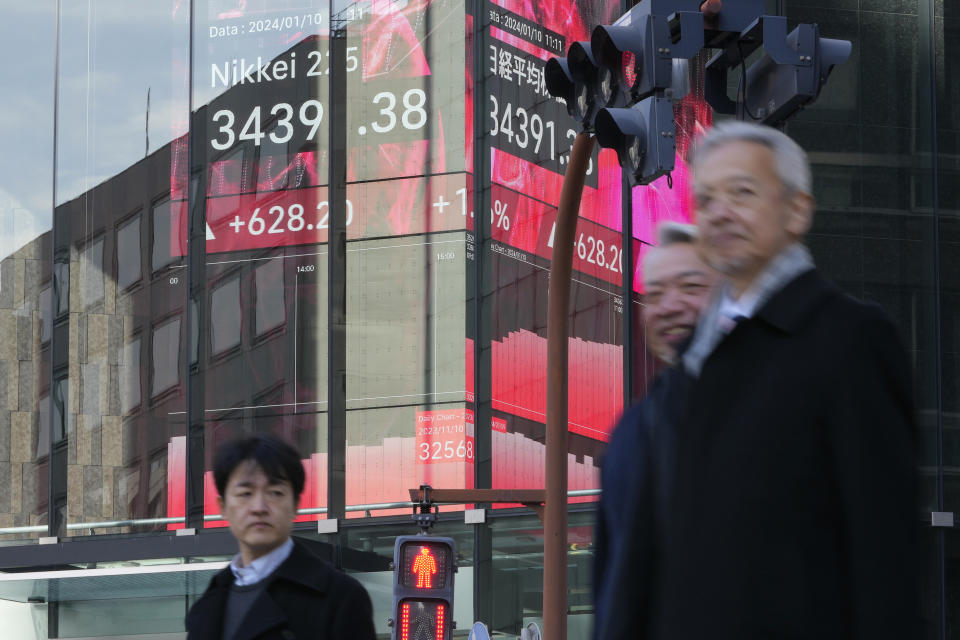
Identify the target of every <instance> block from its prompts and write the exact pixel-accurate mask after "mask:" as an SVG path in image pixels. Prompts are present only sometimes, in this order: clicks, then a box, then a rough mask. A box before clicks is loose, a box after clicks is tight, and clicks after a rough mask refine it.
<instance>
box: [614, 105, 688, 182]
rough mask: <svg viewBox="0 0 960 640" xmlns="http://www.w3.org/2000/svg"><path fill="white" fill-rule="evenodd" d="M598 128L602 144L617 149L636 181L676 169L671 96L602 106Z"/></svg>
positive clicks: (642, 180)
mask: <svg viewBox="0 0 960 640" xmlns="http://www.w3.org/2000/svg"><path fill="white" fill-rule="evenodd" d="M596 132H597V142H598V143H599V144H600V146H601V147H607V148H610V149H615V150H616V152H617V157H618V158H619V160H620V166H622V167H623V168H624V169H626V170H627V171H629V172H630V175H631V176H633V178H634V180H635V181H636V183H637V184H648V183H650V182H652V181H654V180H656V179H657V178H659V177H660V176H662V175H664V174H666V173H669V172H670V171H673V166H674V158H675V157H676V141H675V135H674V125H673V102H672V101H671V100H670V99H669V98H663V97H658V96H656V95H653V96H648V97H647V98H644V99H643V100H641V101H640V102H638V103H637V104H635V105H634V106H633V107H631V108H629V109H601V110H600V112H599V113H598V114H597V121H596Z"/></svg>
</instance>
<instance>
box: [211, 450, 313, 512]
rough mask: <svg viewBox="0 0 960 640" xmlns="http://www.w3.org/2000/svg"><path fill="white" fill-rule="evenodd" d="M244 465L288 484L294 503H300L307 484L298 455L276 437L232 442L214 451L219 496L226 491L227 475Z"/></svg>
mask: <svg viewBox="0 0 960 640" xmlns="http://www.w3.org/2000/svg"><path fill="white" fill-rule="evenodd" d="M245 462H252V463H254V464H256V465H257V466H258V467H260V468H261V469H263V473H264V474H266V476H267V478H269V479H270V481H271V482H289V483H290V486H291V487H292V488H293V501H294V502H295V503H296V502H298V501H299V500H300V494H301V493H303V485H304V483H305V482H306V477H305V473H304V471H303V462H301V461H300V454H299V453H297V450H296V449H294V448H293V447H292V446H290V445H289V444H287V443H286V442H284V441H283V440H281V439H280V438H278V437H277V436H275V435H272V434H267V433H258V434H255V435H252V436H247V437H244V438H238V439H236V440H231V441H230V442H227V443H225V444H223V445H221V446H220V447H218V448H217V453H216V455H215V456H214V459H213V481H214V484H216V487H217V493H219V494H220V496H221V497H224V492H225V491H226V490H227V482H228V481H229V480H230V475H231V474H232V473H233V472H234V470H235V469H236V468H237V467H239V466H240V465H241V464H243V463H245Z"/></svg>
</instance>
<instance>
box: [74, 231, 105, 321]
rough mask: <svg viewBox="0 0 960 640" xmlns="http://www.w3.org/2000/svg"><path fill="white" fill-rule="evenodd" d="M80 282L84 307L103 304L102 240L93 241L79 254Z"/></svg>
mask: <svg viewBox="0 0 960 640" xmlns="http://www.w3.org/2000/svg"><path fill="white" fill-rule="evenodd" d="M80 282H81V291H83V299H82V300H81V304H82V305H83V306H84V307H91V306H93V305H95V304H99V303H101V302H103V292H104V285H103V238H100V239H98V240H95V241H94V242H93V243H91V244H90V246H88V247H87V248H86V249H84V250H83V252H82V253H81V254H80Z"/></svg>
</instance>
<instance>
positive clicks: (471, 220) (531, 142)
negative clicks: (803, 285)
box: [0, 0, 960, 639]
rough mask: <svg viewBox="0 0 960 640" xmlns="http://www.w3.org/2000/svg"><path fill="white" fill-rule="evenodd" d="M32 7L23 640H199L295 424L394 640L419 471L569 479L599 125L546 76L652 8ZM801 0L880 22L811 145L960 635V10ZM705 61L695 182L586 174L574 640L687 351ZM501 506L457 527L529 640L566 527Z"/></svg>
mask: <svg viewBox="0 0 960 640" xmlns="http://www.w3.org/2000/svg"><path fill="white" fill-rule="evenodd" d="M2 4H3V9H4V15H5V16H6V19H5V20H4V21H3V24H2V26H0V31H2V35H3V37H2V38H0V48H2V49H3V50H5V51H6V52H7V53H8V54H9V55H8V56H7V59H8V63H7V64H6V65H4V68H3V70H2V71H0V74H2V78H3V86H4V87H5V100H4V101H3V106H2V109H3V110H4V112H5V113H6V115H5V116H3V117H2V118H0V131H2V133H3V137H4V139H6V140H8V142H10V144H9V145H8V146H7V152H6V153H4V154H0V163H2V167H3V169H2V171H0V620H2V625H0V626H3V627H4V629H5V630H10V629H12V630H13V631H12V635H11V632H10V631H7V633H6V634H5V637H14V638H47V637H51V638H54V637H64V638H68V637H69V638H98V637H106V636H110V637H137V638H141V637H142V638H181V637H183V635H184V629H183V617H184V614H185V612H186V610H187V608H189V606H190V604H192V602H193V601H194V600H195V599H196V597H197V596H198V595H199V594H200V593H202V591H203V589H204V588H205V585H206V581H207V580H208V579H209V577H210V576H211V575H212V574H213V572H215V571H216V570H218V569H219V568H220V567H222V566H223V563H224V562H225V561H226V560H227V559H228V558H229V556H230V555H231V554H232V553H233V552H234V550H235V547H234V544H233V542H232V539H231V537H230V536H229V534H228V533H227V531H226V530H225V529H224V525H225V523H224V522H223V521H222V520H221V519H220V518H219V515H218V513H217V506H216V501H215V498H216V494H215V490H214V488H213V483H212V479H211V473H210V469H211V464H212V456H213V452H214V451H215V449H216V447H217V445H218V444H220V443H222V442H224V441H225V440H228V439H230V438H233V437H235V436H237V435H240V434H244V433H252V432H259V431H269V432H273V433H276V434H278V435H280V436H282V437H284V438H286V439H288V440H289V441H291V442H292V443H294V444H295V445H296V446H297V448H298V449H299V450H300V452H301V454H302V456H303V461H304V465H305V467H306V470H307V477H308V482H307V488H306V490H305V493H304V495H303V497H302V500H301V504H300V507H301V512H300V516H299V518H298V524H297V525H296V527H295V534H296V535H297V536H299V537H301V538H302V539H304V540H306V541H308V543H309V544H311V545H312V546H313V547H314V548H315V550H316V551H317V552H318V553H319V554H320V555H322V556H324V557H326V558H327V559H328V560H329V561H330V562H331V563H332V564H335V565H337V566H339V567H342V568H343V569H345V570H347V571H349V572H351V573H353V574H355V575H356V576H357V577H358V579H360V580H361V581H362V582H363V583H364V584H365V586H366V587H367V588H368V590H369V592H370V594H371V597H372V598H373V602H374V609H375V618H376V620H375V622H376V625H377V629H378V632H380V633H381V634H384V636H385V635H386V634H388V633H389V628H388V627H387V623H386V621H387V618H389V617H390V616H391V613H390V611H389V609H390V606H391V599H390V570H389V562H390V560H391V559H392V549H393V540H394V538H395V536H397V535H405V534H409V533H412V532H414V531H415V530H416V528H415V527H414V526H413V524H412V522H411V520H410V518H409V513H410V507H409V505H408V504H407V503H408V501H409V499H410V497H409V493H408V490H409V489H411V488H415V487H417V486H419V485H421V484H430V485H432V486H435V487H443V488H471V487H484V488H486V487H492V488H504V489H527V488H540V487H542V486H543V479H544V467H543V458H544V429H545V428H544V419H545V385H546V377H545V370H546V299H547V288H548V280H549V271H548V270H549V266H550V258H551V255H552V249H553V224H554V221H555V219H556V205H557V201H558V197H559V190H560V184H561V181H562V175H563V171H564V169H565V164H566V159H567V154H569V150H570V146H571V143H572V140H573V137H574V135H575V131H576V129H577V128H576V124H575V123H574V121H573V120H572V119H571V118H570V117H569V116H568V115H567V112H566V109H565V106H564V105H563V104H562V103H561V102H559V101H557V100H555V99H554V98H552V97H550V96H549V94H547V92H546V90H545V84H544V75H543V68H544V64H545V61H546V60H547V59H548V58H549V57H550V56H552V55H563V53H564V52H565V51H566V48H567V47H568V46H569V44H570V43H571V42H573V41H576V40H584V39H586V38H587V37H588V36H589V33H590V30H591V29H592V27H593V26H594V25H596V24H604V23H610V22H612V21H613V20H614V19H616V17H617V16H619V15H620V14H621V13H622V12H623V11H625V10H626V8H627V4H628V3H625V2H620V1H619V0H605V1H598V0H550V1H541V2H530V1H520V0H482V1H481V0H364V1H362V2H356V3H348V2H346V1H343V0H333V1H331V0H194V1H193V2H190V1H185V0H169V1H168V2H142V1H134V2H129V1H128V2H119V1H117V0H89V1H88V2H86V3H79V4H75V3H67V2H61V1H59V0H57V1H52V2H44V3H40V4H28V3H12V2H2ZM768 11H769V12H770V13H779V14H780V15H785V16H786V17H787V19H788V21H789V23H790V25H791V28H792V26H793V25H795V24H797V23H801V22H803V23H817V24H819V27H820V33H821V35H823V36H825V37H832V38H843V39H847V40H850V41H852V43H853V55H852V57H851V59H850V61H849V62H847V63H846V64H843V65H840V66H838V67H837V68H836V69H835V70H834V72H833V74H832V75H831V77H830V81H829V82H828V84H827V85H826V87H825V88H824V90H823V93H822V94H821V96H820V99H819V100H818V101H817V102H816V103H815V104H814V105H812V106H811V107H809V108H808V109H806V110H804V111H803V112H801V113H800V114H799V115H798V116H796V117H795V118H793V119H792V120H791V121H790V122H789V124H788V126H787V132H788V133H789V134H791V135H792V136H793V137H794V138H795V139H797V141H798V142H800V144H801V145H802V146H804V148H806V149H807V150H808V151H809V152H810V157H811V160H812V163H813V169H814V185H815V196H816V199H817V214H816V220H815V224H814V229H813V232H812V233H811V235H810V236H809V238H808V244H809V246H810V248H811V250H812V252H813V254H814V258H815V260H816V261H817V263H818V265H819V266H820V268H821V270H822V271H823V272H824V273H825V274H826V275H827V276H829V277H830V278H831V279H833V280H834V281H836V282H837V283H838V284H839V285H840V286H841V287H842V288H843V289H845V290H847V291H848V292H850V293H852V294H853V295H855V296H858V297H860V298H864V299H867V300H872V301H875V302H877V303H879V304H880V305H881V306H882V307H883V308H884V309H885V310H886V311H887V313H888V314H890V315H891V317H893V319H894V320H895V322H896V324H897V326H898V327H899V329H900V331H901V336H902V338H903V341H904V343H905V344H906V345H907V347H908V349H909V353H910V356H911V362H912V366H913V376H914V381H915V399H916V404H917V407H918V410H919V416H920V427H921V432H920V442H921V445H922V446H921V451H920V458H919V459H918V461H917V464H918V470H919V473H920V475H921V478H922V480H923V482H922V492H923V493H922V496H921V507H922V513H919V514H918V518H921V519H922V520H923V524H924V529H923V543H924V550H925V554H924V565H923V566H922V567H921V572H922V575H923V576H924V583H923V586H922V598H923V613H924V621H925V632H924V633H925V635H924V637H925V638H931V639H933V638H948V637H960V620H958V616H960V535H958V534H957V533H954V531H956V530H957V529H955V528H954V527H953V519H952V515H951V514H953V513H955V512H957V511H960V319H958V318H960V107H957V106H956V105H960V67H958V63H957V62H956V60H957V58H958V57H960V6H958V5H957V4H956V3H953V2H949V1H948V0H874V1H873V2H869V3H866V2H857V1H856V0H832V1H828V0H780V1H777V2H773V1H771V2H768ZM705 60H706V56H705V55H701V57H699V58H698V59H696V60H694V61H693V64H692V65H691V92H690V94H689V95H687V96H686V97H685V98H683V99H682V100H679V101H677V103H676V105H675V116H676V125H677V132H678V135H677V143H678V144H677V153H678V161H677V169H676V171H674V173H673V176H672V180H671V181H670V183H669V184H668V181H667V180H666V178H663V179H660V180H658V181H656V182H654V183H652V184H651V185H649V186H646V187H636V188H632V189H630V188H628V187H625V186H624V184H623V181H622V175H621V172H620V168H619V166H618V165H617V161H616V157H615V155H614V154H613V153H612V152H610V151H603V152H594V156H593V159H592V161H591V166H590V170H589V172H588V175H587V180H586V189H585V192H584V199H583V206H582V209H581V219H580V221H579V224H578V229H577V242H576V251H575V255H574V279H573V283H572V295H571V300H572V305H571V310H570V314H571V315H570V331H571V336H570V345H569V354H570V394H569V395H570V401H569V435H570V437H569V451H568V461H569V487H570V490H571V497H570V507H569V509H570V529H569V543H570V551H569V559H570V560H569V565H568V566H569V588H570V595H569V608H568V622H569V637H570V638H586V637H588V635H589V630H590V628H591V624H592V609H591V604H590V564H591V557H592V556H591V540H592V530H591V527H592V521H593V509H594V505H593V501H594V500H595V497H596V493H597V489H598V487H599V481H598V477H599V473H598V469H599V467H598V465H599V460H600V458H601V456H602V454H603V449H604V446H605V442H606V441H607V440H608V438H609V433H610V430H611V429H612V426H613V424H614V423H615V421H616V418H617V416H618V415H619V413H620V412H621V411H622V410H623V408H624V406H626V405H627V404H629V403H630V402H631V401H633V400H636V399H638V398H639V397H641V396H642V395H643V392H644V389H645V387H646V384H647V382H648V381H649V380H650V378H651V377H652V375H653V373H654V365H653V362H652V360H651V359H650V358H649V357H648V356H647V355H646V354H645V349H644V344H643V338H642V333H643V332H642V325H641V322H640V320H639V310H640V308H641V305H642V304H643V291H642V285H641V278H640V271H639V269H640V264H641V259H642V256H643V252H644V250H645V248H646V247H648V246H650V244H651V243H652V242H653V237H654V235H653V229H654V227H655V226H656V224H657V223H659V222H661V221H663V220H671V219H672V220H690V219H692V216H693V213H692V207H691V199H690V196H689V193H688V187H689V173H688V171H687V168H686V164H685V162H684V159H685V158H686V153H687V150H688V148H689V144H690V141H691V140H692V139H693V138H694V137H695V136H696V134H697V132H698V131H701V130H703V129H705V128H707V127H709V126H710V125H711V123H712V122H713V119H714V114H713V113H712V112H711V110H710V108H709V106H708V105H707V104H706V102H705V101H704V98H703V86H702V68H703V64H704V62H705ZM734 83H735V80H734ZM731 86H735V84H732V85H731ZM624 238H628V239H629V241H625V240H624ZM485 506H487V507H488V510H487V512H486V520H485V522H483V523H481V524H465V523H464V517H463V513H462V510H463V507H462V506H450V507H445V508H444V511H443V512H442V513H441V522H440V523H439V524H438V526H437V527H436V531H437V532H439V533H442V534H444V535H450V536H452V537H453V538H455V539H456V541H457V545H458V557H459V565H460V570H459V574H458V577H457V596H456V608H455V611H454V617H455V620H456V622H457V623H458V627H459V628H460V629H464V630H465V629H467V628H469V626H470V624H471V623H472V622H473V621H474V620H476V619H480V620H483V621H484V622H486V623H487V624H488V625H489V627H490V629H491V632H492V633H493V634H495V635H497V634H499V635H503V636H517V635H519V633H520V630H521V629H522V628H523V626H524V625H525V624H526V623H527V622H530V621H537V620H538V619H539V618H540V615H541V597H542V565H543V562H542V549H543V546H542V545H543V528H542V525H541V523H540V521H539V520H538V519H537V517H536V516H535V515H534V514H533V512H531V511H530V510H528V509H525V508H519V507H518V506H517V505H485ZM934 513H936V514H938V515H937V516H936V517H935V518H934V517H933V516H932V514H934ZM333 518H336V520H337V526H336V527H335V528H334V527H331V526H330V524H332V523H327V522H325V521H326V520H329V519H333ZM877 561H878V562H882V561H883V559H882V558H878V559H877ZM464 633H465V632H464Z"/></svg>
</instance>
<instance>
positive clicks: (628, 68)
mask: <svg viewBox="0 0 960 640" xmlns="http://www.w3.org/2000/svg"><path fill="white" fill-rule="evenodd" d="M620 67H621V72H622V75H623V80H624V82H625V83H626V86H628V87H630V90H631V91H632V90H633V89H635V88H636V86H637V56H636V54H634V53H633V52H632V51H624V52H623V53H622V54H621V56H620Z"/></svg>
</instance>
